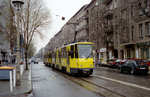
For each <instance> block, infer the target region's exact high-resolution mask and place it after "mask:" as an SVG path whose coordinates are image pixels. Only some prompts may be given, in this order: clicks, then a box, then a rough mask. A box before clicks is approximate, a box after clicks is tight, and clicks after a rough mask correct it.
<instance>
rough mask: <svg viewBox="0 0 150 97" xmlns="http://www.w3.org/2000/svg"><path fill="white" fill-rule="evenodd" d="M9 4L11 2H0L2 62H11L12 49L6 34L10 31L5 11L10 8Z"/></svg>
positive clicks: (0, 48) (2, 0)
mask: <svg viewBox="0 0 150 97" xmlns="http://www.w3.org/2000/svg"><path fill="white" fill-rule="evenodd" d="M8 2H9V0H8V1H6V0H1V1H0V60H1V61H2V60H3V61H4V60H8V61H9V62H10V56H11V48H10V41H9V38H8V34H7V33H6V32H9V29H7V24H8V21H6V19H7V17H6V15H7V13H4V11H5V10H6V9H7V8H8V6H7V4H9V3H8Z"/></svg>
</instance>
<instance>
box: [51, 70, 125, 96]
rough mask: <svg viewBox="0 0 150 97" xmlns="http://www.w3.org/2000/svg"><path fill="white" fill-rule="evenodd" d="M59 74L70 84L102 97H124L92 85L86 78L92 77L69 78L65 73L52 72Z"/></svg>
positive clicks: (94, 84)
mask: <svg viewBox="0 0 150 97" xmlns="http://www.w3.org/2000/svg"><path fill="white" fill-rule="evenodd" d="M53 71H55V72H57V73H58V74H60V75H61V76H63V77H65V78H67V79H69V80H71V81H72V82H74V83H76V84H79V85H80V86H82V87H84V88H87V89H89V90H91V91H93V92H95V93H97V94H99V95H101V96H103V97H125V96H124V95H122V94H119V93H116V92H114V91H112V90H109V89H107V88H105V87H103V86H101V85H98V84H96V83H93V82H92V81H90V80H88V79H87V78H89V77H94V76H89V77H79V76H70V75H68V74H66V73H62V72H60V71H57V70H53Z"/></svg>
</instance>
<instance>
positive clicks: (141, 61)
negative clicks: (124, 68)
mask: <svg viewBox="0 0 150 97" xmlns="http://www.w3.org/2000/svg"><path fill="white" fill-rule="evenodd" d="M135 63H136V64H137V65H146V63H145V62H144V61H143V60H136V61H135Z"/></svg>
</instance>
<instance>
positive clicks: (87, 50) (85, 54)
mask: <svg viewBox="0 0 150 97" xmlns="http://www.w3.org/2000/svg"><path fill="white" fill-rule="evenodd" d="M78 50H79V58H92V45H91V44H79V45H78Z"/></svg>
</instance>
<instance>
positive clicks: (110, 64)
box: [108, 59, 116, 67]
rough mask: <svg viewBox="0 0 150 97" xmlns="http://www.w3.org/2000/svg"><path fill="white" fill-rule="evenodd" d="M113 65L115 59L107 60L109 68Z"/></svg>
mask: <svg viewBox="0 0 150 97" xmlns="http://www.w3.org/2000/svg"><path fill="white" fill-rule="evenodd" d="M115 64H116V59H110V60H108V65H109V66H110V67H115Z"/></svg>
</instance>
